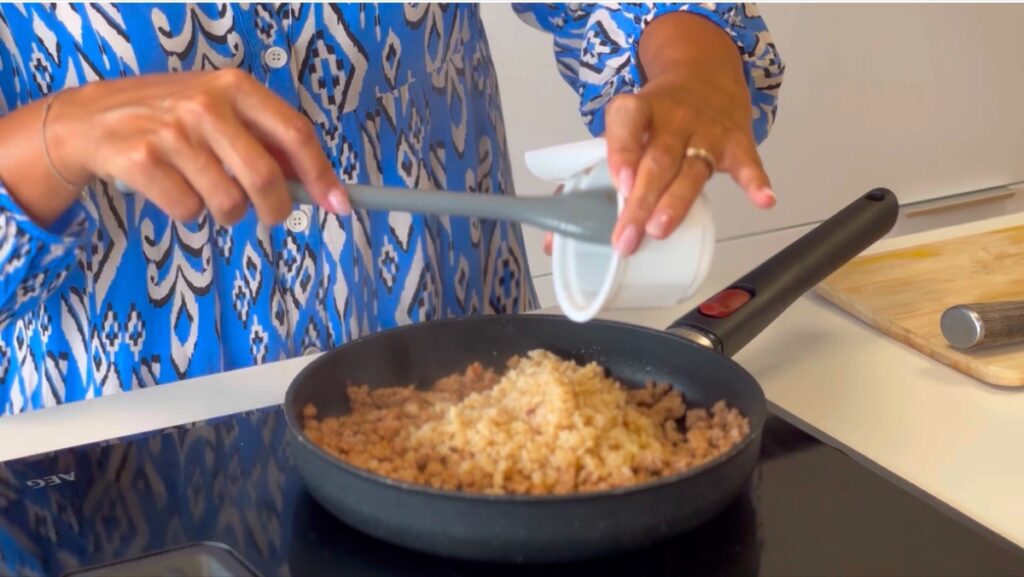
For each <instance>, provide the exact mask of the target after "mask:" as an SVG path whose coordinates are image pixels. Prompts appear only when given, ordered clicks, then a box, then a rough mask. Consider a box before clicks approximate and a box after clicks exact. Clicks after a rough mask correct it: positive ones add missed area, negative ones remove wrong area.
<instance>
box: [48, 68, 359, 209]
mask: <svg viewBox="0 0 1024 577" xmlns="http://www.w3.org/2000/svg"><path fill="white" fill-rule="evenodd" d="M46 141H47V143H48V145H49V151H50V156H51V158H52V159H53V163H54V166H55V168H56V169H57V170H58V171H59V172H60V174H61V175H63V177H64V178H66V179H67V180H69V181H71V182H72V183H76V184H81V185H82V186H83V187H84V186H85V185H86V184H87V183H88V182H90V181H91V180H92V179H94V178H96V177H99V178H102V179H105V180H108V181H110V182H114V181H120V182H123V183H124V184H125V185H127V186H128V187H129V188H131V189H132V190H134V191H136V192H137V193H140V194H142V195H144V196H145V197H146V198H148V199H149V200H150V201H152V202H153V203H154V204H156V205H157V206H158V207H160V209H161V210H163V211H164V212H166V213H167V214H168V215H170V216H171V217H172V218H174V219H176V220H179V221H188V220H192V219H194V218H196V217H197V216H198V215H199V214H201V212H202V211H203V210H204V209H206V210H209V211H210V214H211V215H212V216H213V217H214V219H215V220H217V221H218V222H219V223H221V224H233V223H235V222H237V221H238V220H239V219H241V218H242V216H244V215H245V213H246V211H247V209H248V206H249V205H250V204H251V205H252V206H253V207H254V208H255V210H256V213H257V215H258V216H259V219H260V220H261V221H263V222H265V223H268V224H275V223H279V222H281V221H283V220H284V219H285V218H286V217H287V216H288V214H289V213H290V212H291V210H292V201H291V199H290V196H289V194H288V190H287V188H286V184H285V178H286V176H287V177H295V178H297V179H298V180H299V181H301V182H302V184H303V185H304V186H305V187H306V189H307V190H308V191H309V193H310V195H311V196H312V198H313V199H314V200H315V201H317V203H318V204H320V205H321V206H323V207H324V208H326V209H328V210H330V211H332V212H335V213H338V214H345V213H347V212H348V211H349V203H348V197H347V195H346V192H345V189H344V186H343V185H342V183H341V181H340V180H339V179H338V177H337V176H336V175H335V173H334V171H333V169H332V167H331V163H330V162H329V161H328V160H327V158H326V157H325V156H324V152H323V150H322V149H321V147H320V141H319V139H318V138H317V136H316V133H315V132H314V130H313V126H312V124H311V123H310V121H309V120H308V119H307V118H306V117H305V116H303V115H302V114H301V113H299V112H298V111H296V110H295V109H293V108H292V107H291V106H289V105H288V104H287V103H286V102H285V101H284V100H282V99H281V98H279V97H278V96H277V95H275V94H274V93H273V92H271V91H270V90H269V89H267V88H266V87H264V86H263V85H261V84H260V83H259V82H257V81H256V80H255V79H254V78H253V77H252V76H250V75H249V74H247V73H246V72H244V71H241V70H236V69H228V70H221V71H215V72H187V73H177V74H155V75H147V76H139V77H134V78H127V79H122V80H114V81H105V82H98V83H94V84H87V85H85V86H83V87H81V88H75V89H72V90H69V91H67V92H66V93H63V94H61V95H60V96H59V98H58V99H57V100H56V101H54V102H53V105H52V108H51V111H50V116H49V120H48V123H47V127H46ZM74 195H77V191H74ZM74 198H75V197H74V196H72V197H70V199H69V200H68V205H70V203H71V202H73V201H74ZM65 208H66V207H65Z"/></svg>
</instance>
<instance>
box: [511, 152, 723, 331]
mask: <svg viewBox="0 0 1024 577" xmlns="http://www.w3.org/2000/svg"><path fill="white" fill-rule="evenodd" d="M605 146H606V145H605V141H604V139H603V138H597V139H593V140H587V141H583V142H577V143H571V144H564V145H559V146H555V147H551V148H545V149H541V150H536V151H531V152H528V153H527V154H526V164H527V166H528V167H529V169H530V171H531V172H533V173H534V174H535V175H536V176H538V177H539V178H542V179H544V180H548V181H551V182H560V183H561V184H562V186H563V189H562V194H574V193H579V192H583V191H588V190H593V189H599V188H604V189H607V188H609V187H612V186H613V184H612V179H611V176H610V174H609V172H608V166H607V164H606V162H605V159H606V153H605V150H606V148H605ZM618 198H619V212H620V213H621V212H622V207H623V205H624V201H623V199H622V197H621V196H620V197H618ZM714 247H715V226H714V220H713V218H712V214H711V206H710V203H709V202H708V200H707V198H706V197H705V196H704V195H703V194H702V195H700V196H699V197H698V198H697V200H696V202H694V204H693V207H692V208H691V209H690V212H689V213H688V214H687V216H686V218H685V219H683V222H682V223H681V224H680V225H679V227H678V228H677V229H676V230H675V231H674V232H673V233H672V234H671V235H670V236H669V237H668V238H665V239H662V240H657V239H653V238H649V237H645V238H644V240H643V242H641V244H640V247H639V248H638V249H637V251H636V252H635V253H634V254H633V255H632V256H630V257H625V258H624V257H621V256H619V255H618V253H616V252H615V251H614V250H613V249H612V247H611V246H610V245H599V244H594V243H589V242H583V241H579V240H576V239H573V238H568V237H563V236H561V235H558V234H556V235H555V236H554V243H553V245H552V255H551V256H552V268H553V270H552V277H553V280H554V286H555V297H556V299H557V300H558V305H559V307H560V308H561V309H562V312H563V313H564V314H565V315H566V316H567V317H569V318H570V319H572V320H574V321H577V322H586V321H588V320H591V319H593V318H594V317H596V316H597V315H598V314H599V313H600V312H601V311H602V310H610V309H636V308H662V307H668V306H672V305H676V304H679V303H680V302H682V301H684V300H686V299H688V298H690V297H691V296H693V295H694V293H696V292H697V290H698V289H699V288H700V286H701V285H702V284H703V282H704V280H705V279H706V278H707V274H708V270H709V269H710V267H711V260H712V258H713V256H714Z"/></svg>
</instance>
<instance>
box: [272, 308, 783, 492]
mask: <svg viewBox="0 0 1024 577" xmlns="http://www.w3.org/2000/svg"><path fill="white" fill-rule="evenodd" d="M514 318H530V319H538V320H544V321H557V322H573V321H571V320H570V319H567V318H565V317H562V316H560V315H553V314H532V313H529V314H515V315H478V316H476V317H459V318H449V319H438V320H434V321H427V322H424V323H416V324H411V325H403V326H399V327H392V328H389V329H385V330H382V331H378V332H376V333H373V334H370V335H366V336H363V337H359V338H357V339H355V340H352V341H349V342H347V343H345V344H344V345H341V346H340V347H337V348H335V349H333V350H331V351H326V352H325V353H324V354H323V355H321V356H319V357H317V358H316V359H315V360H313V361H312V362H310V363H309V364H308V365H306V366H305V367H303V368H302V370H300V371H299V373H298V374H297V375H295V377H294V378H293V379H292V382H291V383H290V384H289V385H288V391H287V392H286V394H285V400H284V404H283V408H284V414H285V420H286V421H287V423H288V431H289V433H290V435H291V437H292V438H293V439H295V440H296V441H298V442H299V443H300V444H302V445H303V448H305V449H307V450H310V451H312V454H313V455H315V456H316V457H317V458H319V459H320V460H322V461H323V462H324V463H326V464H327V465H329V466H331V467H333V468H334V469H337V470H340V471H342V472H344V473H348V474H350V475H355V476H356V477H359V478H362V479H363V480H366V481H370V482H372V483H375V484H378V485H385V486H388V487H390V488H395V489H401V490H404V491H406V492H408V493H413V494H418V495H423V496H430V497H443V498H447V499H452V500H460V501H474V502H480V503H494V504H510V505H511V504H520V503H565V502H579V501H587V500H596V499H604V498H611V497H626V496H629V495H632V494H634V493H641V492H645V491H653V490H656V489H659V488H661V487H664V486H668V485H673V484H676V483H680V482H683V481H685V480H687V479H689V478H691V477H696V476H697V475H699V474H701V473H704V472H709V471H711V470H713V469H716V468H719V467H722V466H725V465H726V464H727V463H728V462H729V461H730V460H732V459H733V458H735V457H736V456H737V455H738V454H739V453H741V452H743V451H744V450H746V449H747V448H748V447H749V446H750V444H751V443H754V442H755V440H759V439H760V437H761V434H762V429H763V426H764V421H765V418H766V417H767V414H766V413H767V399H766V398H765V395H764V390H763V389H762V388H761V385H760V383H758V381H757V379H756V378H754V376H753V375H751V374H750V373H749V372H748V371H747V370H746V369H745V368H744V367H743V366H742V365H740V364H739V363H737V362H736V361H735V360H733V359H731V358H729V357H726V356H725V355H722V354H721V353H717V352H715V351H712V350H710V349H706V348H704V347H701V346H700V345H698V344H696V343H693V342H692V341H689V340H687V339H685V338H683V337H680V336H678V335H674V334H672V333H670V332H668V331H663V330H658V329H653V328H650V327H645V326H640V325H632V324H629V323H624V322H619V321H611V320H602V319H595V320H591V321H588V323H587V324H592V325H601V326H604V327H608V328H618V329H628V330H630V331H637V332H640V333H646V334H651V335H656V336H659V337H669V338H673V339H677V340H678V341H679V342H680V343H681V344H683V345H684V346H690V347H695V348H696V349H697V350H701V351H704V352H705V353H707V354H714V355H717V356H719V357H722V358H723V359H725V360H727V361H730V362H731V363H732V364H733V366H734V368H735V369H737V370H738V371H739V372H741V373H742V374H743V375H745V377H746V378H748V379H749V380H750V382H751V383H753V385H754V390H755V392H756V393H757V396H758V397H760V399H761V405H762V407H764V409H763V410H762V411H760V414H759V415H756V417H757V418H756V419H751V417H750V416H749V415H744V416H746V417H747V418H748V419H751V426H750V433H748V434H747V436H746V437H744V438H743V439H742V440H741V441H740V442H739V443H737V444H736V445H733V447H732V448H731V449H729V450H728V451H726V452H725V453H723V454H721V455H719V456H718V457H716V458H714V459H712V460H710V461H708V462H706V463H702V464H700V465H698V466H696V467H693V468H691V469H687V470H686V471H683V472H681V473H676V474H674V475H669V476H666V477H659V478H657V479H654V480H651V481H647V482H644V483H637V484H635V485H627V486H625V487H616V488H614V489H605V490H602V491H591V492H586V493H578V492H577V493H567V494H562V495H553V494H552V495H521V494H498V495H496V494H489V493H470V492H467V491H453V490H449V489H435V488H434V487H430V486H427V485H420V484H416V483H409V482H406V481H401V480H398V479H393V478H391V477H386V476H384V475H380V474H377V473H374V472H372V471H367V470H365V469H361V468H359V467H356V466H354V465H350V464H348V463H346V462H345V461H343V460H341V459H339V458H337V457H335V456H333V455H331V454H330V453H328V452H327V451H325V450H323V449H321V448H320V447H319V446H318V445H317V444H316V443H314V442H313V441H311V440H310V439H309V438H308V437H307V436H306V434H305V433H304V432H303V431H302V429H301V428H300V427H299V423H298V422H297V419H296V416H295V415H293V412H292V409H293V407H292V405H293V404H294V403H293V399H294V394H295V390H296V388H297V387H298V383H299V382H300V381H301V380H302V378H303V377H304V376H305V375H306V374H307V373H308V372H312V371H313V370H315V368H316V366H317V365H318V364H319V363H326V362H327V361H326V360H325V359H326V358H327V356H328V355H330V354H331V353H333V352H334V351H337V350H339V349H340V348H341V347H343V346H346V345H353V344H356V343H361V342H366V341H371V340H375V339H379V338H385V336H386V335H387V334H389V333H391V332H395V331H400V330H408V329H411V328H413V327H424V326H439V325H448V324H453V323H459V322H465V321H467V320H476V321H477V322H483V321H481V319H495V320H494V321H492V322H501V321H507V320H509V319H514ZM528 322H532V321H528ZM755 421H756V422H755ZM300 474H301V471H300Z"/></svg>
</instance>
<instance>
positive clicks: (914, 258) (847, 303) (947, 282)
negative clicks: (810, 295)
mask: <svg viewBox="0 0 1024 577" xmlns="http://www.w3.org/2000/svg"><path fill="white" fill-rule="evenodd" d="M818 292H819V293H820V294H821V295H823V296H824V297H825V298H827V299H828V300H830V301H831V302H833V303H835V304H836V305H838V306H839V307H841V308H843V309H844V310H846V311H847V312H849V313H850V314H852V315H854V316H856V317H857V318H859V319H861V320H862V321H864V322H866V323H867V324H869V325H871V326H872V327H874V328H876V329H878V330H879V331H881V332H882V333H884V334H886V335H888V336H890V337H892V338H894V339H896V340H898V341H900V342H901V343H904V344H906V345H909V346H911V347H913V348H915V349H917V350H918V351H920V352H922V353H924V354H926V355H928V356H930V357H932V358H933V359H935V360H937V361H939V362H942V363H944V364H946V365H949V366H950V367H953V368H954V369H956V370H958V371H960V372H962V373H965V374H967V375H970V376H972V377H975V378H977V379H979V380H981V381H984V382H986V383H989V384H993V385H1003V386H1011V387H1020V386H1024V345H1006V346H1004V347H1000V348H995V349H991V350H984V349H983V350H981V351H977V352H961V351H957V350H956V349H953V348H951V347H949V346H948V345H947V344H946V340H945V339H944V338H943V337H942V333H941V331H940V329H939V318H940V316H941V315H942V312H943V311H944V310H946V308H947V307H950V306H953V305H956V304H965V303H974V302H988V301H1000V300H1024V226H1014V227H1010V228H1003V229H999V230H994V231H990V232H985V233H981V234H976V235H972V236H963V237H958V238H952V239H948V240H943V241H939V242H934V243H928V244H920V245H917V246H912V247H908V248H903V249H897V250H892V251H887V252H880V253H876V254H869V255H864V256H860V257H857V258H855V259H854V260H852V261H850V262H849V263H848V264H847V265H846V266H845V267H843V268H842V269H840V270H839V271H837V272H836V273H835V274H833V275H832V276H831V277H829V278H828V279H827V280H825V282H824V283H822V284H821V285H820V286H819V287H818Z"/></svg>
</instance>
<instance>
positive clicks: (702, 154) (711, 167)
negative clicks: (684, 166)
mask: <svg viewBox="0 0 1024 577" xmlns="http://www.w3.org/2000/svg"><path fill="white" fill-rule="evenodd" d="M683 156H685V157H686V158H697V159H700V160H703V161H704V163H705V164H707V165H708V172H709V173H710V174H714V173H715V165H716V163H715V157H714V156H711V153H710V152H708V151H707V150H706V149H704V148H699V147H696V146H688V147H687V148H686V152H684V153H683Z"/></svg>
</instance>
